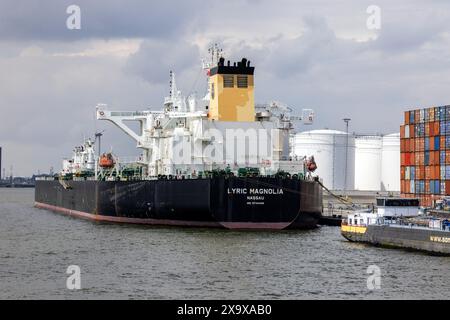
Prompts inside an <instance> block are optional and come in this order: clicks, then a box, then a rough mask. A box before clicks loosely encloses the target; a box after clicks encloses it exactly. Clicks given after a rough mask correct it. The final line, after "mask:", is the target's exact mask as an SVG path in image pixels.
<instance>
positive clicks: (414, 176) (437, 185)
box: [400, 106, 450, 206]
mask: <svg viewBox="0 0 450 320" xmlns="http://www.w3.org/2000/svg"><path fill="white" fill-rule="evenodd" d="M400 136H401V193H402V195H403V196H404V197H408V198H413V197H414V198H416V197H417V198H419V199H420V204H421V205H422V206H431V205H432V204H433V202H434V201H435V200H438V199H440V198H442V197H443V196H446V195H450V106H441V107H430V108H425V109H417V110H411V111H406V112H405V117H404V124H403V125H401V126H400Z"/></svg>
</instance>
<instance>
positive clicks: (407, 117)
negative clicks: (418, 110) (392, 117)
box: [405, 111, 409, 124]
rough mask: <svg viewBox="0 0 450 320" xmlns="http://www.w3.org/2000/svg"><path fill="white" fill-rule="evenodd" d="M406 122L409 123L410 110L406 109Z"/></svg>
mask: <svg viewBox="0 0 450 320" xmlns="http://www.w3.org/2000/svg"><path fill="white" fill-rule="evenodd" d="M405 124H409V111H405Z"/></svg>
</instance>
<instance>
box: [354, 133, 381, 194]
mask: <svg viewBox="0 0 450 320" xmlns="http://www.w3.org/2000/svg"><path fill="white" fill-rule="evenodd" d="M382 147H383V138H382V137H381V136H357V137H356V138H355V189H356V190H365V191H380V190H381V153H382Z"/></svg>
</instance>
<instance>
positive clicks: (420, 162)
mask: <svg viewBox="0 0 450 320" xmlns="http://www.w3.org/2000/svg"><path fill="white" fill-rule="evenodd" d="M419 164H420V165H421V166H423V165H424V164H425V153H424V152H419Z"/></svg>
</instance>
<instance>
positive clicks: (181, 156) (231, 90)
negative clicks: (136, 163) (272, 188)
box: [97, 58, 313, 178]
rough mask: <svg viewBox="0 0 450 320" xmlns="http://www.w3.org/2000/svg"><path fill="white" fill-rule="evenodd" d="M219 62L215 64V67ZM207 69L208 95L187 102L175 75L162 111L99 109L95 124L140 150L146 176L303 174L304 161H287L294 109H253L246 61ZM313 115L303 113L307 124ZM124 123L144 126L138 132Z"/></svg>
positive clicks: (276, 106)
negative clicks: (104, 123)
mask: <svg viewBox="0 0 450 320" xmlns="http://www.w3.org/2000/svg"><path fill="white" fill-rule="evenodd" d="M216 63H217V64H216ZM216 63H212V64H211V65H216V66H215V67H213V68H210V67H209V66H210V65H207V74H208V76H209V84H208V92H207V94H206V95H205V96H204V97H197V96H196V95H190V96H188V97H184V96H183V95H182V93H181V91H179V90H178V89H177V87H176V83H175V75H174V74H173V73H171V88H170V95H169V96H168V97H167V98H165V100H164V105H163V108H162V110H160V111H150V110H147V111H112V110H109V109H108V108H107V106H106V105H98V106H97V119H99V120H108V121H110V122H112V123H114V124H115V125H117V126H118V127H119V128H120V129H122V130H123V131H124V132H125V133H127V134H128V135H129V136H130V137H131V138H133V139H134V140H135V141H136V143H137V147H138V148H140V149H142V151H143V155H142V160H141V161H140V163H141V164H142V165H143V166H144V167H145V174H144V176H146V177H148V178H152V177H158V176H160V175H182V176H196V175H198V174H199V173H201V172H204V171H211V170H230V171H232V172H237V170H238V169H239V168H244V167H257V168H259V169H260V172H261V174H274V173H276V172H278V171H286V172H290V173H292V174H293V173H297V174H298V173H302V174H305V159H304V158H297V159H291V158H290V157H289V133H290V130H291V129H292V128H293V125H292V121H293V120H299V119H300V118H294V117H291V115H290V111H291V110H290V108H287V107H285V106H283V105H282V104H280V103H276V102H274V103H270V104H267V105H262V106H256V108H255V106H254V103H253V69H254V68H253V67H250V62H249V61H247V60H246V59H242V61H240V62H238V63H234V65H233V66H231V65H230V62H229V61H228V65H225V61H224V59H223V58H220V59H218V61H217V62H216ZM312 117H313V113H312V110H304V116H303V117H301V118H302V119H304V122H305V123H311V122H312ZM125 121H137V122H139V123H140V132H139V133H135V132H134V131H133V130H132V129H131V128H130V127H128V126H127V124H126V123H125Z"/></svg>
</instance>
